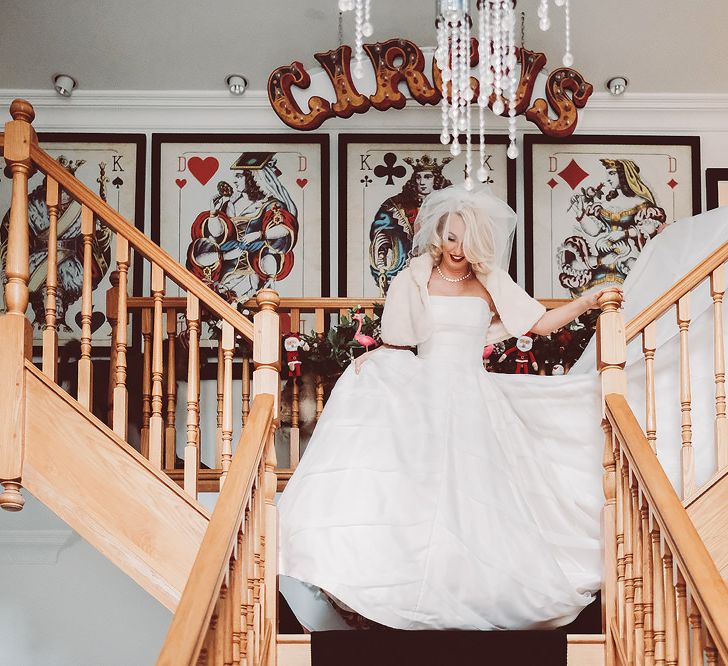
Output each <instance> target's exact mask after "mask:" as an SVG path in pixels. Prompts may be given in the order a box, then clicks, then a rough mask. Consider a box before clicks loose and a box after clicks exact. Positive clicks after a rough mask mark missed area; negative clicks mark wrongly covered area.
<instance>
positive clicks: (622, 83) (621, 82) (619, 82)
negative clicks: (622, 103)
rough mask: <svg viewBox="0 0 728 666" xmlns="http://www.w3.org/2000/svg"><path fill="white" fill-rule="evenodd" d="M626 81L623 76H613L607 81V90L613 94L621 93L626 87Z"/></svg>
mask: <svg viewBox="0 0 728 666" xmlns="http://www.w3.org/2000/svg"><path fill="white" fill-rule="evenodd" d="M627 83H628V81H627V79H625V78H624V77H623V76H615V77H614V78H611V79H609V81H607V90H609V92H610V93H612V95H614V96H617V95H621V94H622V93H623V92H624V91H625V90H626V89H627Z"/></svg>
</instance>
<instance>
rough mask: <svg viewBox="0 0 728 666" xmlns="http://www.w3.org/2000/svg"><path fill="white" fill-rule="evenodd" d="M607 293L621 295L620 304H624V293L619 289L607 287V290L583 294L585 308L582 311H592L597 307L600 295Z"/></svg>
mask: <svg viewBox="0 0 728 666" xmlns="http://www.w3.org/2000/svg"><path fill="white" fill-rule="evenodd" d="M608 291H617V292H619V293H620V294H621V295H622V304H624V292H623V291H622V289H621V288H620V287H609V288H608V289H602V290H601V291H595V292H592V293H591V294H584V296H582V298H583V299H584V305H585V306H586V307H585V309H584V311H586V310H594V309H596V308H598V307H599V298H600V297H601V296H602V294H604V293H606V292H608Z"/></svg>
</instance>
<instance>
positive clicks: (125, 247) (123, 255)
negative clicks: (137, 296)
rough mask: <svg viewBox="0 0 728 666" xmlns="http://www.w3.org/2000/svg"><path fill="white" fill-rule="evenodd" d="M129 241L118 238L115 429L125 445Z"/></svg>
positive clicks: (127, 397) (113, 423) (113, 417)
mask: <svg viewBox="0 0 728 666" xmlns="http://www.w3.org/2000/svg"><path fill="white" fill-rule="evenodd" d="M129 263H130V256H129V241H127V240H126V238H124V237H123V236H121V235H120V234H117V236H116V267H117V271H118V273H119V285H118V288H117V296H118V301H117V305H116V319H117V321H116V335H115V343H116V354H115V360H116V367H115V368H113V374H114V397H113V405H114V406H113V415H112V419H111V421H112V428H113V430H114V432H115V433H116V434H117V435H119V437H121V438H122V439H123V440H124V441H126V439H127V435H128V423H129V416H128V414H129V392H128V390H127V387H126V346H127V329H128V327H129V312H128V305H127V298H128V290H129V286H128V284H129Z"/></svg>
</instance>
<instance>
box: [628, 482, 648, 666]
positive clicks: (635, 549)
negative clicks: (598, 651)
mask: <svg viewBox="0 0 728 666" xmlns="http://www.w3.org/2000/svg"><path fill="white" fill-rule="evenodd" d="M631 492H632V575H633V579H634V663H635V664H636V666H644V663H645V625H644V618H645V616H644V608H643V605H642V593H643V590H642V586H643V583H642V518H641V515H640V506H639V505H640V498H639V488H638V487H637V479H636V478H634V477H633V478H632V486H631Z"/></svg>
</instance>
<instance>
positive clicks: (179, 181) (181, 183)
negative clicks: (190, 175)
mask: <svg viewBox="0 0 728 666" xmlns="http://www.w3.org/2000/svg"><path fill="white" fill-rule="evenodd" d="M174 182H175V183H177V187H179V189H180V190H181V189H182V188H183V187H184V186H185V185H187V179H186V178H177V180H175V181H174Z"/></svg>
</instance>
